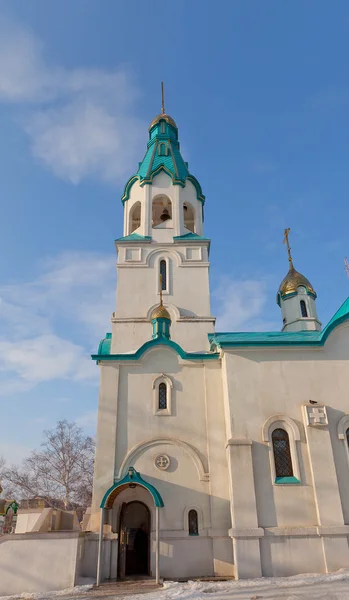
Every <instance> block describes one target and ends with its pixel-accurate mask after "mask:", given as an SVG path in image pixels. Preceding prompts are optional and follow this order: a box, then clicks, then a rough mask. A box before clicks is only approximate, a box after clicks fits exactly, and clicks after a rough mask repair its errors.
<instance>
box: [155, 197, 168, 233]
mask: <svg viewBox="0 0 349 600" xmlns="http://www.w3.org/2000/svg"><path fill="white" fill-rule="evenodd" d="M171 219H172V202H171V200H170V198H169V197H168V196H165V195H161V196H155V198H154V199H153V205H152V227H158V226H159V225H163V224H164V223H166V221H170V220H171Z"/></svg>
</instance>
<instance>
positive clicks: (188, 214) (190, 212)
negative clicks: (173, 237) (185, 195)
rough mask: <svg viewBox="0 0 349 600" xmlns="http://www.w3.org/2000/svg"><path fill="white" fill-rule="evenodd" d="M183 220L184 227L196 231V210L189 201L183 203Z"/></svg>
mask: <svg viewBox="0 0 349 600" xmlns="http://www.w3.org/2000/svg"><path fill="white" fill-rule="evenodd" d="M183 221H184V227H186V228H187V229H189V231H192V232H193V233H195V212H194V209H193V207H192V205H191V204H190V203H189V202H184V204H183Z"/></svg>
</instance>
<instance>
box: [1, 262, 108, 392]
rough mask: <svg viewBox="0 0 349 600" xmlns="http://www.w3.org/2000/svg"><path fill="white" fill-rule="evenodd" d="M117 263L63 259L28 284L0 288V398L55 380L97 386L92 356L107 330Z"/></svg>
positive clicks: (48, 264) (45, 265) (44, 267)
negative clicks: (0, 332)
mask: <svg viewBox="0 0 349 600" xmlns="http://www.w3.org/2000/svg"><path fill="white" fill-rule="evenodd" d="M114 262H115V261H114V259H113V257H109V256H105V255H101V254H95V253H90V252H86V253H64V254H62V255H60V256H58V257H56V258H53V259H49V260H47V261H45V262H44V263H43V265H42V269H43V270H42V272H41V273H40V274H39V275H38V277H37V278H36V279H34V280H33V281H30V282H25V283H22V282H19V283H18V284H12V285H8V286H6V285H3V286H0V325H1V331H2V336H0V374H1V385H0V393H1V394H9V393H14V392H20V391H23V390H27V389H30V388H32V387H34V386H35V385H37V384H38V383H40V382H44V381H51V380H55V379H70V380H74V381H95V382H96V381H97V376H98V374H97V372H96V369H95V365H93V364H92V361H91V360H90V358H89V351H90V350H91V348H92V347H93V346H94V345H95V344H96V341H97V339H98V337H100V336H101V335H103V334H104V333H105V330H106V329H107V328H109V322H110V315H111V312H112V310H113V307H114V293H115V264H114Z"/></svg>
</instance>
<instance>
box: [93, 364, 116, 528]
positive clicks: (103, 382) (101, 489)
mask: <svg viewBox="0 0 349 600" xmlns="http://www.w3.org/2000/svg"><path fill="white" fill-rule="evenodd" d="M118 388H119V368H118V366H117V365H115V363H110V364H108V366H107V367H103V366H101V367H100V391H99V402H98V419H97V441H98V443H97V446H96V457H95V469H94V480H93V495H92V511H91V528H92V530H97V531H98V529H99V518H100V515H99V513H100V510H99V507H100V503H101V501H102V498H103V496H104V494H105V492H106V491H107V490H108V489H109V487H110V486H111V485H112V483H113V480H114V473H115V439H116V424H117V413H118Z"/></svg>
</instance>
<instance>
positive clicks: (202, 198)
mask: <svg viewBox="0 0 349 600" xmlns="http://www.w3.org/2000/svg"><path fill="white" fill-rule="evenodd" d="M187 179H188V181H190V182H191V183H192V184H193V186H194V187H195V189H196V197H197V199H198V200H200V201H201V202H202V203H203V204H205V196H204V194H203V193H202V189H201V185H200V183H199V182H198V180H197V179H196V177H194V175H190V174H189V175H188V177H187Z"/></svg>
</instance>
